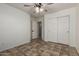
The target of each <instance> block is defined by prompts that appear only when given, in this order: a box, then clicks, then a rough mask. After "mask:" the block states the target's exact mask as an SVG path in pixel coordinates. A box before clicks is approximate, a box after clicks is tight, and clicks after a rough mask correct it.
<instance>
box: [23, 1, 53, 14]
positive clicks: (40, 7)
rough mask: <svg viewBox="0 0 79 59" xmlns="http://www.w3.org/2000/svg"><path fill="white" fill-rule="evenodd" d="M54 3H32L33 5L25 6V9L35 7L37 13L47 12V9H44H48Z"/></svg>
mask: <svg viewBox="0 0 79 59" xmlns="http://www.w3.org/2000/svg"><path fill="white" fill-rule="evenodd" d="M51 4H54V3H32V4H25V5H24V7H34V8H35V12H36V13H40V12H43V11H45V12H47V9H44V8H43V7H46V6H47V5H51Z"/></svg>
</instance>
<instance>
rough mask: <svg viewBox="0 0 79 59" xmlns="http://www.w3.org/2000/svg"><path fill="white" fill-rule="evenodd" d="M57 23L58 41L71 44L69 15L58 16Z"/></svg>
mask: <svg viewBox="0 0 79 59" xmlns="http://www.w3.org/2000/svg"><path fill="white" fill-rule="evenodd" d="M57 24H58V26H57V31H58V34H57V36H58V42H59V43H63V44H69V16H63V17H58V20H57Z"/></svg>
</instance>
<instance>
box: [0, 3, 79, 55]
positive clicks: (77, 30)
mask: <svg viewBox="0 0 79 59" xmlns="http://www.w3.org/2000/svg"><path fill="white" fill-rule="evenodd" d="M78 25H79V3H2V4H1V3H0V56H79V26H78Z"/></svg>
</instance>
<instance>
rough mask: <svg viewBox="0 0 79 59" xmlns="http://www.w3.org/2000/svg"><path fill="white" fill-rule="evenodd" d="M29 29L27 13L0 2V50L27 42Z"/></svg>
mask: <svg viewBox="0 0 79 59" xmlns="http://www.w3.org/2000/svg"><path fill="white" fill-rule="evenodd" d="M30 31H31V30H30V16H29V14H27V13H25V12H23V11H21V10H18V9H16V8H13V7H11V6H8V5H7V4H0V51H2V50H6V49H9V48H12V47H15V46H18V45H21V44H24V43H27V42H29V41H30V38H31V37H30Z"/></svg>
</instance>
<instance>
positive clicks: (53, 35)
mask: <svg viewBox="0 0 79 59" xmlns="http://www.w3.org/2000/svg"><path fill="white" fill-rule="evenodd" d="M46 27H47V38H46V39H47V40H48V41H52V42H57V18H50V19H49V20H47V26H46Z"/></svg>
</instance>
